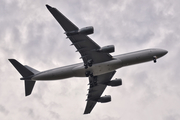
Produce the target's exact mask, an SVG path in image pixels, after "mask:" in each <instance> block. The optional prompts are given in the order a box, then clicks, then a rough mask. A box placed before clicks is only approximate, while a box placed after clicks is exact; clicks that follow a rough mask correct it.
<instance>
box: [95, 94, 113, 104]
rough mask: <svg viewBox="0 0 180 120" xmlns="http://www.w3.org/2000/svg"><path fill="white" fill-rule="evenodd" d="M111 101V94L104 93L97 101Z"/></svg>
mask: <svg viewBox="0 0 180 120" xmlns="http://www.w3.org/2000/svg"><path fill="white" fill-rule="evenodd" d="M110 101H111V96H110V95H105V96H103V97H100V98H99V100H98V102H101V103H106V102H110Z"/></svg>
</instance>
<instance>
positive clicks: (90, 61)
mask: <svg viewBox="0 0 180 120" xmlns="http://www.w3.org/2000/svg"><path fill="white" fill-rule="evenodd" d="M87 64H88V66H89V67H91V66H92V64H93V60H92V59H90V60H88V61H87Z"/></svg>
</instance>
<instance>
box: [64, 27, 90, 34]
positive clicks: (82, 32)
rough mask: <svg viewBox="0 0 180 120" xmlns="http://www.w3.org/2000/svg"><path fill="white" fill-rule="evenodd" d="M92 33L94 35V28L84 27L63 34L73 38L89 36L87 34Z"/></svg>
mask: <svg viewBox="0 0 180 120" xmlns="http://www.w3.org/2000/svg"><path fill="white" fill-rule="evenodd" d="M93 33H94V28H93V27H92V26H89V27H84V28H81V29H79V30H76V31H69V32H65V34H66V35H67V36H73V35H77V34H84V35H89V34H93Z"/></svg>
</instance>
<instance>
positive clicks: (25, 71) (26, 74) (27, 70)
mask: <svg viewBox="0 0 180 120" xmlns="http://www.w3.org/2000/svg"><path fill="white" fill-rule="evenodd" d="M9 61H10V62H11V63H12V65H13V66H14V67H15V68H16V69H17V71H18V72H19V73H20V74H21V75H22V76H23V78H22V79H23V80H24V85H25V95H26V96H28V95H30V94H31V92H32V90H33V87H34V84H35V82H36V81H31V80H29V79H30V78H31V77H32V76H33V75H34V74H35V73H37V72H39V71H37V70H35V69H33V68H31V67H29V66H24V65H22V64H21V63H19V62H18V61H17V60H15V59H9Z"/></svg>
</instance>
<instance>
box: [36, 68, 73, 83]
mask: <svg viewBox="0 0 180 120" xmlns="http://www.w3.org/2000/svg"><path fill="white" fill-rule="evenodd" d="M73 76H74V73H73V71H72V68H64V69H60V68H59V69H54V70H49V71H45V72H42V73H40V74H37V75H35V76H34V77H33V78H32V80H58V79H65V78H70V77H73Z"/></svg>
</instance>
